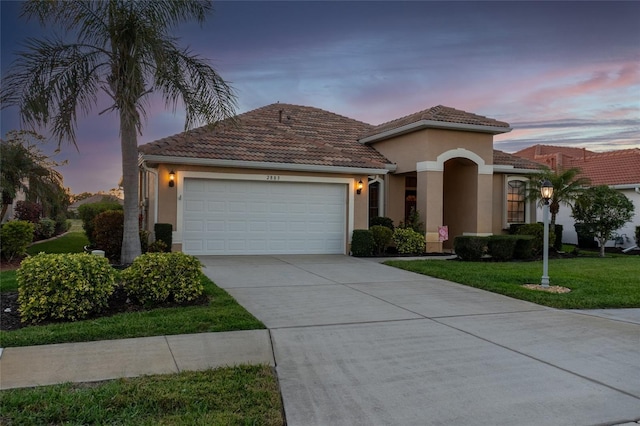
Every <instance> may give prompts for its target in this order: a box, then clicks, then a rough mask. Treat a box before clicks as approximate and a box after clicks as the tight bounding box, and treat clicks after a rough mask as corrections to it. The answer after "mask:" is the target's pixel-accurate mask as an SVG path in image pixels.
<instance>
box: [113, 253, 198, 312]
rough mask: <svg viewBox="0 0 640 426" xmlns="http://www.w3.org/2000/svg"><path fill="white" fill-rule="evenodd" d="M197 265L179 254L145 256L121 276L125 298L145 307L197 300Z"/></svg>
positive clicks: (193, 259)
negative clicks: (129, 298) (169, 302)
mask: <svg viewBox="0 0 640 426" xmlns="http://www.w3.org/2000/svg"><path fill="white" fill-rule="evenodd" d="M200 268H201V264H200V261H199V260H198V259H197V258H195V257H194V256H189V255H188V254H184V253H181V252H174V253H146V254H143V255H141V256H138V257H137V258H136V259H135V260H134V261H133V263H132V264H131V266H130V267H128V268H127V269H125V270H124V271H123V272H122V275H121V276H122V284H123V286H124V289H125V291H126V292H127V295H128V296H129V297H131V298H133V299H136V300H138V301H139V302H140V303H142V304H145V305H155V304H159V303H163V302H167V301H174V302H178V303H182V302H188V301H192V300H195V299H197V298H198V297H200V296H201V295H202V293H203V291H204V287H203V286H202V284H201V283H200Z"/></svg>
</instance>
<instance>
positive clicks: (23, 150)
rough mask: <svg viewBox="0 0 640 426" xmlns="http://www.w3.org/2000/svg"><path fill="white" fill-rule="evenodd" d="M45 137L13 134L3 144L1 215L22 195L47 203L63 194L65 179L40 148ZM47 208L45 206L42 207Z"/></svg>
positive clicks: (0, 172) (0, 144) (0, 177)
mask: <svg viewBox="0 0 640 426" xmlns="http://www.w3.org/2000/svg"><path fill="white" fill-rule="evenodd" d="M43 141H44V137H42V136H41V135H38V134H37V133H34V132H26V131H10V132H8V133H7V135H6V138H5V139H2V140H0V158H1V159H2V167H1V168H0V188H2V212H1V213H0V218H4V216H5V214H6V213H7V209H8V208H9V206H10V205H11V204H12V203H13V199H14V198H15V197H16V195H17V193H18V192H20V191H22V192H24V193H25V195H26V196H27V199H29V200H33V201H38V200H39V201H41V202H43V201H45V203H43V204H46V201H47V200H51V199H54V198H59V196H60V193H61V192H62V193H64V188H63V186H62V182H63V181H62V175H61V174H60V172H58V171H57V170H55V169H54V167H57V166H59V165H60V164H58V163H56V162H55V161H52V160H51V159H50V158H49V157H47V156H46V155H45V154H43V153H42V152H41V151H40V150H39V149H38V147H37V144H38V143H42V142H43ZM43 207H44V206H43Z"/></svg>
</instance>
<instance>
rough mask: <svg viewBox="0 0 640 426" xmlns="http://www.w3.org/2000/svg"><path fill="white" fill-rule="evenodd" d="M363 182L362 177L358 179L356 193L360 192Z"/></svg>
mask: <svg viewBox="0 0 640 426" xmlns="http://www.w3.org/2000/svg"><path fill="white" fill-rule="evenodd" d="M363 186H364V184H363V183H362V179H360V180H359V181H358V183H357V185H356V194H358V195H360V194H361V193H362V187H363Z"/></svg>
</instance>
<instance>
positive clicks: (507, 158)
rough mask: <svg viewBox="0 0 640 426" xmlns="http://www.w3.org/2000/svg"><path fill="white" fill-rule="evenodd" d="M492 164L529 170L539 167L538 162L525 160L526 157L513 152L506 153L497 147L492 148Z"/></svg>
mask: <svg viewBox="0 0 640 426" xmlns="http://www.w3.org/2000/svg"><path fill="white" fill-rule="evenodd" d="M493 164H494V165H502V166H513V167H514V168H516V169H530V170H537V169H540V167H541V165H540V163H537V162H535V161H531V160H527V159H526V158H521V157H518V156H516V155H513V154H508V153H506V152H503V151H499V150H497V149H494V150H493Z"/></svg>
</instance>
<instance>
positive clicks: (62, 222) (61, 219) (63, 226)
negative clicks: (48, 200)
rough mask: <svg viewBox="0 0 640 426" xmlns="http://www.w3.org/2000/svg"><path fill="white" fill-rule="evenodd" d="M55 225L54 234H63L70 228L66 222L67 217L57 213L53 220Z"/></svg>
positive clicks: (69, 223)
mask: <svg viewBox="0 0 640 426" xmlns="http://www.w3.org/2000/svg"><path fill="white" fill-rule="evenodd" d="M55 223H56V234H62V233H63V232H67V231H68V230H69V228H71V222H70V221H69V220H67V215H65V214H64V213H59V214H57V215H56V218H55Z"/></svg>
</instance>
